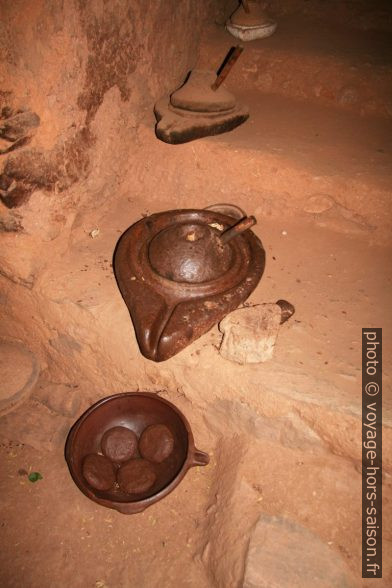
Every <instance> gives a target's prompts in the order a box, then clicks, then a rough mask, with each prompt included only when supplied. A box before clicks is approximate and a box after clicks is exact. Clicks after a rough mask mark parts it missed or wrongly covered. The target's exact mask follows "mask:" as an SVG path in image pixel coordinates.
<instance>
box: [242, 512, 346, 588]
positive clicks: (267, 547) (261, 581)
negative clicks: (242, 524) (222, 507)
mask: <svg viewBox="0 0 392 588" xmlns="http://www.w3.org/2000/svg"><path fill="white" fill-rule="evenodd" d="M356 585H357V584H356V583H354V582H353V581H352V579H351V578H350V573H349V570H348V569H347V567H346V565H345V563H344V561H343V560H342V558H341V556H340V555H339V554H337V553H336V552H334V551H333V550H332V549H331V548H330V547H329V546H328V545H326V544H325V543H323V541H321V539H320V538H319V537H317V535H315V534H314V533H311V532H310V531H309V530H308V529H306V528H304V527H302V526H301V525H298V524H297V523H295V522H294V521H292V520H290V519H287V518H283V517H279V516H269V515H266V514H263V515H261V517H260V518H259V520H258V522H257V524H256V526H255V529H254V531H253V534H252V537H251V540H250V544H249V550H248V555H247V559H246V568H245V578H244V584H243V587H244V588H315V586H317V588H331V586H334V588H350V587H354V586H356Z"/></svg>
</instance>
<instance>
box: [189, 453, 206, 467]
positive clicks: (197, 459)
mask: <svg viewBox="0 0 392 588" xmlns="http://www.w3.org/2000/svg"><path fill="white" fill-rule="evenodd" d="M209 462H210V456H209V455H208V453H205V452H204V451H199V449H196V448H195V450H194V452H193V456H192V465H191V467H193V466H205V465H207V464H208V463H209Z"/></svg>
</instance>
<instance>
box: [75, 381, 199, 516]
mask: <svg viewBox="0 0 392 588" xmlns="http://www.w3.org/2000/svg"><path fill="white" fill-rule="evenodd" d="M155 424H164V425H166V426H167V427H168V428H169V429H170V431H171V433H172V434H173V437H174V448H173V451H172V453H171V455H169V457H168V458H167V459H165V461H163V462H162V463H154V464H153V466H154V470H155V473H156V481H155V483H154V485H153V486H152V487H151V488H150V489H149V490H148V491H147V492H145V493H143V494H132V495H129V494H125V493H124V492H122V491H121V490H120V488H118V487H117V485H116V487H115V488H113V489H111V490H109V491H100V490H94V489H93V488H91V487H90V486H89V485H88V484H87V482H86V481H85V479H84V477H83V474H82V465H83V460H84V458H85V456H86V455H88V454H89V453H98V452H100V451H101V447H100V446H101V439H102V437H103V435H104V433H105V432H106V431H107V430H108V429H111V428H112V427H116V426H123V427H128V428H129V429H131V430H133V431H134V432H135V433H136V435H137V436H138V437H140V435H141V434H142V432H143V431H144V429H145V428H146V427H148V426H149V425H155ZM65 459H66V460H67V464H68V467H69V471H70V473H71V476H72V478H73V480H74V482H75V484H76V485H77V486H78V488H79V489H80V490H81V491H82V492H83V494H85V495H86V496H87V497H88V498H90V499H91V500H93V501H94V502H97V503H98V504H101V505H102V506H106V507H108V508H114V509H115V510H118V511H119V512H121V513H123V514H133V513H137V512H141V511H143V510H144V509H145V508H147V507H148V506H150V505H151V504H154V503H155V502H157V501H158V500H161V498H163V497H164V496H166V495H167V494H169V493H170V492H171V491H172V490H174V488H175V487H176V486H178V484H179V483H180V482H181V480H182V479H183V477H184V476H185V474H186V473H187V471H188V470H189V468H191V467H193V466H198V465H199V466H202V465H207V464H208V462H209V456H208V455H207V453H204V452H203V451H198V450H197V449H196V448H195V444H194V441H193V435H192V431H191V428H190V426H189V423H188V421H187V420H186V418H185V417H184V415H183V414H182V413H181V412H180V411H179V410H178V408H176V407H175V406H174V405H173V404H171V402H168V401H167V400H164V399H163V398H160V397H159V396H157V395H156V394H152V393H149V392H126V393H124V394H116V395H114V396H108V397H107V398H103V399H102V400H100V401H99V402H97V403H96V404H94V405H93V406H91V407H90V408H89V409H88V410H87V411H86V412H85V413H84V414H83V415H82V416H81V417H80V418H79V420H78V421H77V422H76V423H75V424H74V426H73V427H72V429H71V431H70V433H69V435H68V438H67V442H66V446H65Z"/></svg>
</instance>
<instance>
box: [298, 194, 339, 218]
mask: <svg viewBox="0 0 392 588" xmlns="http://www.w3.org/2000/svg"><path fill="white" fill-rule="evenodd" d="M334 205H335V200H334V199H333V198H332V196H329V195H328V194H313V196H310V198H308V199H307V201H306V203H305V206H304V211H305V212H308V213H309V214H321V213H322V212H325V211H326V210H329V209H330V208H332V207H333V206H334Z"/></svg>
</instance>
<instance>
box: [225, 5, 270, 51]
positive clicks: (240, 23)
mask: <svg viewBox="0 0 392 588" xmlns="http://www.w3.org/2000/svg"><path fill="white" fill-rule="evenodd" d="M263 4H264V3H263V2H260V0H242V2H241V3H240V5H239V7H238V8H237V9H236V10H235V11H234V12H233V14H232V15H231V17H230V18H229V20H228V21H227V23H226V28H227V30H228V31H229V33H231V34H232V35H233V37H237V39H241V41H253V40H255V39H264V38H265V37H270V36H271V35H272V34H273V33H274V32H275V30H276V22H275V21H274V20H272V19H271V18H270V17H269V16H268V15H267V13H266V12H265V10H264V8H263Z"/></svg>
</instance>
